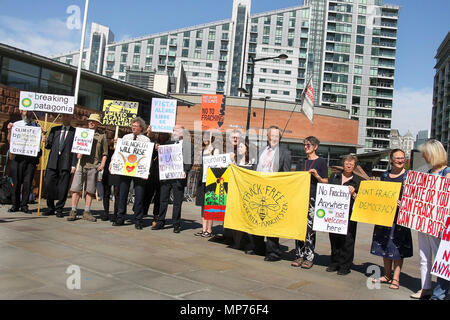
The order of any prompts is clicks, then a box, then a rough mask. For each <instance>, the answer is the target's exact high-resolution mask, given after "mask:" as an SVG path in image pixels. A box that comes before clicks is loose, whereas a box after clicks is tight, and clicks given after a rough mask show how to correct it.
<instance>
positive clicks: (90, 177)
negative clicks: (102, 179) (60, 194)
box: [67, 113, 108, 222]
mask: <svg viewBox="0 0 450 320" xmlns="http://www.w3.org/2000/svg"><path fill="white" fill-rule="evenodd" d="M87 121H88V127H89V129H91V130H95V134H94V141H93V144H92V148H91V153H90V155H82V154H78V155H77V158H78V159H80V161H79V164H78V166H77V169H76V171H75V175H74V177H73V181H72V186H71V188H70V190H71V191H72V192H73V194H72V210H71V211H70V215H69V217H67V221H75V220H76V216H77V206H78V201H80V198H81V192H82V189H83V184H84V183H86V204H85V209H84V212H83V219H85V220H88V221H92V222H95V221H97V219H96V218H94V217H93V216H92V214H91V203H92V199H93V198H94V197H95V190H96V188H97V176H98V173H99V172H100V171H102V170H103V168H104V167H105V163H106V158H107V156H108V141H107V140H106V135H105V134H104V133H100V132H99V131H98V127H99V126H100V124H101V121H100V115H98V114H94V113H93V114H91V115H90V116H89V118H88V119H87Z"/></svg>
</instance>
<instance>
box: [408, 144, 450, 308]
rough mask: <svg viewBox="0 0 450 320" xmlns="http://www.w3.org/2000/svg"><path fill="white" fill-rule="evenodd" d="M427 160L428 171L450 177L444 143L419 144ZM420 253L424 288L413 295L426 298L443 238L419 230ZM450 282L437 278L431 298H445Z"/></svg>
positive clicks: (413, 296) (416, 297)
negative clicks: (435, 258) (434, 262)
mask: <svg viewBox="0 0 450 320" xmlns="http://www.w3.org/2000/svg"><path fill="white" fill-rule="evenodd" d="M419 150H420V151H421V152H422V156H423V157H424V159H425V161H426V162H427V163H428V164H430V165H431V167H432V168H431V169H430V170H429V171H428V173H431V174H434V175H439V176H442V177H447V178H450V168H449V167H448V166H447V152H446V151H445V149H444V146H443V145H442V143H440V142H439V141H437V140H434V139H430V140H427V141H426V142H425V143H424V144H422V145H420V146H419ZM418 240H419V253H420V279H421V285H422V289H420V290H419V291H418V292H416V293H414V294H412V295H411V298H414V299H425V298H429V297H430V295H431V293H432V292H431V274H430V271H431V266H432V263H433V260H432V259H433V257H436V253H437V250H438V248H439V244H440V242H441V238H440V237H439V238H436V237H433V236H431V235H428V234H425V233H422V232H418ZM448 288H449V282H448V281H446V280H444V279H442V278H439V277H438V278H437V286H436V287H435V289H434V291H433V295H432V297H431V299H433V300H443V299H444V298H445V296H446V295H448Z"/></svg>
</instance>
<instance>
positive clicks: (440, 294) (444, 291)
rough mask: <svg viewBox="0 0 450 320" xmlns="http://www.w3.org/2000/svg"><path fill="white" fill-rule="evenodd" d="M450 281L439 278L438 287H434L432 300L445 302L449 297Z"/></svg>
mask: <svg viewBox="0 0 450 320" xmlns="http://www.w3.org/2000/svg"><path fill="white" fill-rule="evenodd" d="M449 284H450V281H448V280H445V279H442V278H439V277H438V278H437V285H436V287H434V290H433V295H432V296H431V300H444V299H445V297H446V296H447V295H448V288H449Z"/></svg>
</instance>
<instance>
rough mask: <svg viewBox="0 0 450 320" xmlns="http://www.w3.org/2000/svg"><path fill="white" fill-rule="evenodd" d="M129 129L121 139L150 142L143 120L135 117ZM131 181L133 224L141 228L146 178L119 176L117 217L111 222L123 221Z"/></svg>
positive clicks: (122, 222)
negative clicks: (132, 188) (129, 131)
mask: <svg viewBox="0 0 450 320" xmlns="http://www.w3.org/2000/svg"><path fill="white" fill-rule="evenodd" d="M131 131H132V133H129V134H126V135H124V136H123V138H122V139H124V140H137V141H145V142H150V139H149V138H148V137H147V136H146V134H145V133H146V124H145V121H144V120H143V119H142V118H140V117H136V118H134V119H133V120H131ZM131 181H133V187H134V206H133V209H134V217H133V220H134V226H135V228H136V229H137V230H142V228H143V224H142V219H143V217H144V205H143V204H144V197H145V194H144V191H145V185H146V179H142V178H136V177H127V176H120V187H119V189H120V196H119V207H118V210H117V219H116V221H115V222H113V224H112V225H113V226H122V225H124V222H125V217H126V213H127V204H128V193H129V191H130V184H131Z"/></svg>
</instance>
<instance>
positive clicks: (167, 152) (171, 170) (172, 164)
mask: <svg viewBox="0 0 450 320" xmlns="http://www.w3.org/2000/svg"><path fill="white" fill-rule="evenodd" d="M158 161H159V180H169V179H183V178H185V173H184V165H183V145H182V144H181V143H178V144H166V145H163V146H159V147H158Z"/></svg>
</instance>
